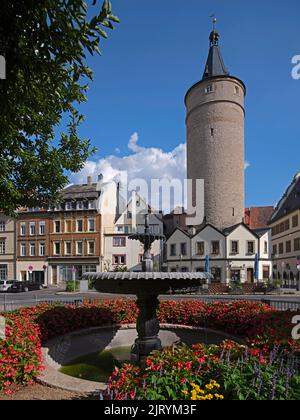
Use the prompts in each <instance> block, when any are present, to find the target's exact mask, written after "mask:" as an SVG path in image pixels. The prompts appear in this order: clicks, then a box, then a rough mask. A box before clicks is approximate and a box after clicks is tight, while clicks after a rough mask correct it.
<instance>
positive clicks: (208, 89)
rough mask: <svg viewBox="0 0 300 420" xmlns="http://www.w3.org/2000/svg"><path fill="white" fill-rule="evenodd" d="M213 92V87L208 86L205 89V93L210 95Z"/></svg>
mask: <svg viewBox="0 0 300 420" xmlns="http://www.w3.org/2000/svg"><path fill="white" fill-rule="evenodd" d="M213 91H214V87H213V85H208V86H206V88H205V93H212V92H213Z"/></svg>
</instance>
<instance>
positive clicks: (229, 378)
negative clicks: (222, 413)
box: [103, 341, 300, 400]
mask: <svg viewBox="0 0 300 420" xmlns="http://www.w3.org/2000/svg"><path fill="white" fill-rule="evenodd" d="M103 397H104V399H108V400H110V399H112V400H127V399H128V400H223V399H229V400H275V399H276V400H299V399H300V364H299V355H298V358H296V353H294V352H293V351H289V352H288V353H286V352H285V351H283V350H282V349H280V347H279V346H274V347H273V350H272V351H271V352H268V353H264V352H262V351H257V349H253V348H251V349H249V348H247V347H245V346H241V345H239V344H236V343H233V342H231V341H224V342H223V344H222V345H220V346H212V345H211V346H204V345H195V346H193V348H188V347H173V348H169V349H165V350H164V351H163V352H159V353H158V352H154V353H153V354H152V355H151V356H150V357H149V358H148V359H147V368H146V369H145V370H141V369H140V368H138V367H135V366H132V365H130V364H125V365H123V366H122V368H121V369H116V370H115V371H114V373H113V374H112V376H111V378H110V379H109V385H108V388H107V390H106V391H105V393H104V395H103Z"/></svg>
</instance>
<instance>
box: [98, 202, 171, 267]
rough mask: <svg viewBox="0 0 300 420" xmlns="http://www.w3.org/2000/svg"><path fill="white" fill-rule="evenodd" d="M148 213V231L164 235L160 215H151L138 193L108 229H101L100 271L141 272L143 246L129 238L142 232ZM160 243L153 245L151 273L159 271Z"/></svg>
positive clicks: (160, 258)
mask: <svg viewBox="0 0 300 420" xmlns="http://www.w3.org/2000/svg"><path fill="white" fill-rule="evenodd" d="M147 213H149V224H150V231H151V232H152V233H155V234H159V235H162V234H163V222H162V217H161V215H160V214H156V213H153V212H152V210H151V209H150V207H149V206H148V205H147V203H146V202H145V201H144V200H143V199H142V198H141V197H140V196H139V195H137V194H133V198H132V199H131V200H130V201H129V203H128V204H127V205H126V206H125V208H124V209H123V211H122V212H121V214H120V215H119V216H118V217H117V219H116V221H115V223H114V224H113V226H111V227H107V226H106V228H104V247H103V260H102V270H103V271H113V270H115V269H122V268H123V269H126V268H127V270H128V271H141V270H142V265H141V263H142V258H143V246H142V244H141V243H140V242H139V241H133V240H130V239H129V236H130V235H131V234H133V233H136V232H144V228H145V215H146V214H147ZM162 249H163V244H162V243H161V241H155V242H154V243H153V245H152V257H153V262H154V270H155V271H160V270H161V266H162V262H163V261H162Z"/></svg>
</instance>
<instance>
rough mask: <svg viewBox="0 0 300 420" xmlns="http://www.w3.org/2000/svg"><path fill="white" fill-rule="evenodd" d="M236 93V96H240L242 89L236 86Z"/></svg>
mask: <svg viewBox="0 0 300 420" xmlns="http://www.w3.org/2000/svg"><path fill="white" fill-rule="evenodd" d="M234 93H235V94H236V95H239V94H240V88H239V87H238V86H235V88H234Z"/></svg>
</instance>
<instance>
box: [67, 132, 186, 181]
mask: <svg viewBox="0 0 300 420" xmlns="http://www.w3.org/2000/svg"><path fill="white" fill-rule="evenodd" d="M138 140H139V136H138V133H134V134H133V135H132V136H131V137H130V140H129V143H128V149H129V150H130V151H132V152H133V153H131V154H128V155H126V156H116V155H110V156H107V157H106V158H103V159H100V160H98V161H91V160H90V161H87V162H86V164H85V166H84V168H83V169H82V171H80V172H79V173H78V174H75V175H74V177H73V181H74V182H79V183H84V182H86V178H87V176H89V175H90V176H92V177H93V179H94V180H96V179H97V176H98V174H100V173H102V174H103V178H104V181H105V182H109V181H111V180H113V179H115V178H116V177H118V175H120V174H122V173H124V172H126V173H127V174H128V180H129V181H130V180H132V179H134V178H142V179H145V180H146V181H150V180H151V179H160V178H167V179H171V180H172V179H174V178H178V179H182V180H183V179H184V178H185V177H186V145H185V144H179V145H178V146H177V147H175V148H174V149H173V150H171V151H170V152H166V151H164V150H163V149H161V148H157V147H142V146H139V145H138Z"/></svg>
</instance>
